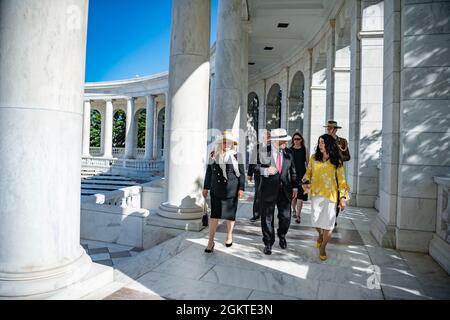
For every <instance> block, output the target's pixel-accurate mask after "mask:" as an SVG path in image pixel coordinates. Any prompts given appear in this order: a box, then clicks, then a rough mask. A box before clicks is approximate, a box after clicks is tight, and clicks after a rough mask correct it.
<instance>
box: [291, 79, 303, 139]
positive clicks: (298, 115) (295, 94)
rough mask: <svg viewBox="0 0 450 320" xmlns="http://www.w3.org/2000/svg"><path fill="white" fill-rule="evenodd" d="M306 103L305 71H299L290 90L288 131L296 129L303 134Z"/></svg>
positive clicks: (292, 131)
mask: <svg viewBox="0 0 450 320" xmlns="http://www.w3.org/2000/svg"><path fill="white" fill-rule="evenodd" d="M304 105H305V76H304V74H303V72H301V71H297V73H296V74H295V75H294V78H293V79H292V82H291V88H290V90H289V106H288V108H289V110H288V119H287V120H288V132H289V134H292V133H294V132H296V131H298V132H301V133H302V134H303V119H304Z"/></svg>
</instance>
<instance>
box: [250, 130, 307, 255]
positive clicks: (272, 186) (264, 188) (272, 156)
mask: <svg viewBox="0 0 450 320" xmlns="http://www.w3.org/2000/svg"><path fill="white" fill-rule="evenodd" d="M270 135H271V138H270V141H271V145H272V146H271V152H270V153H268V154H263V153H260V162H261V164H260V165H257V166H256V169H255V170H258V171H259V172H260V174H261V187H260V198H261V200H260V208H261V228H262V233H263V242H264V245H265V247H264V254H268V255H269V254H272V246H273V244H274V242H275V230H274V212H275V206H277V208H278V230H277V234H278V238H279V239H280V243H279V244H280V247H281V248H282V249H286V248H287V242H286V234H287V232H288V230H289V226H290V223H291V202H292V198H295V197H297V190H298V184H297V175H296V172H295V165H294V158H293V156H292V153H291V152H290V151H288V150H287V149H286V144H287V142H288V141H289V140H291V137H290V136H288V135H287V133H286V130H285V129H274V130H272V131H271V134H270Z"/></svg>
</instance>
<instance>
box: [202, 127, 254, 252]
mask: <svg viewBox="0 0 450 320" xmlns="http://www.w3.org/2000/svg"><path fill="white" fill-rule="evenodd" d="M234 145H237V141H236V140H235V139H234V138H233V136H232V134H231V132H228V131H225V132H224V133H223V134H222V135H221V136H220V137H219V138H218V139H217V144H216V149H215V151H214V152H213V153H212V154H211V158H210V159H209V163H208V168H207V170H206V175H205V182H204V187H203V196H204V197H205V198H206V197H207V196H208V191H211V218H210V222H209V241H208V246H207V248H206V249H205V252H207V253H211V252H213V251H214V236H215V234H216V230H217V225H218V224H219V219H224V220H227V240H226V242H225V245H226V246H227V247H231V245H232V244H233V228H234V223H235V220H236V211H237V205H238V198H242V197H243V195H244V187H245V172H244V164H243V163H242V159H241V157H240V155H239V154H238V153H237V152H236V151H235V150H234Z"/></svg>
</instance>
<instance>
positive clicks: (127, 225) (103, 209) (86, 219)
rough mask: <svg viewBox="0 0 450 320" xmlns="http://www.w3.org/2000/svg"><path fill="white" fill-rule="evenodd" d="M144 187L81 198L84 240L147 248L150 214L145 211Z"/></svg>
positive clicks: (81, 222) (81, 221) (81, 231)
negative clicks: (146, 237) (142, 199)
mask: <svg viewBox="0 0 450 320" xmlns="http://www.w3.org/2000/svg"><path fill="white" fill-rule="evenodd" d="M141 198H142V187H141V186H132V187H127V188H122V189H119V190H115V191H111V192H103V193H99V194H94V195H92V196H82V197H81V214H80V236H81V238H82V239H87V240H94V241H103V242H111V243H117V244H121V245H126V246H133V247H138V248H144V246H145V225H146V219H147V217H148V216H149V214H150V213H149V211H148V210H146V209H142V208H141Z"/></svg>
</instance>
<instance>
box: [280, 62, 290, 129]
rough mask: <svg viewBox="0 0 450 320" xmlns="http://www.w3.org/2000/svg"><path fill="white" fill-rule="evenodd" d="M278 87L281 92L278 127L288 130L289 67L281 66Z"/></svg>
mask: <svg viewBox="0 0 450 320" xmlns="http://www.w3.org/2000/svg"><path fill="white" fill-rule="evenodd" d="M280 87H281V92H282V96H281V117H280V123H281V126H280V127H281V128H284V129H286V130H288V131H289V129H288V110H289V95H290V88H289V67H286V68H283V71H282V78H281V83H280Z"/></svg>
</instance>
